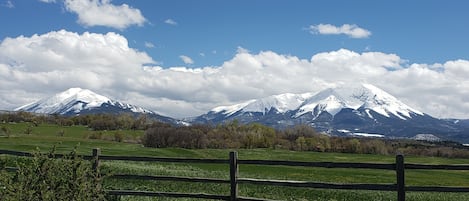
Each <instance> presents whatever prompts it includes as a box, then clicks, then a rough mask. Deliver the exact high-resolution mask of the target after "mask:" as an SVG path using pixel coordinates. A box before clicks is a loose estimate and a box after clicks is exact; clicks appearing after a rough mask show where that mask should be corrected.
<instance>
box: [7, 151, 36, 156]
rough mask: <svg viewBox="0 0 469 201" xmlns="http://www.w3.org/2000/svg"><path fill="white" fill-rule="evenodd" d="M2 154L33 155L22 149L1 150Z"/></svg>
mask: <svg viewBox="0 0 469 201" xmlns="http://www.w3.org/2000/svg"><path fill="white" fill-rule="evenodd" d="M0 154H6V155H13V156H33V155H32V154H31V153H28V152H22V151H11V150H0Z"/></svg>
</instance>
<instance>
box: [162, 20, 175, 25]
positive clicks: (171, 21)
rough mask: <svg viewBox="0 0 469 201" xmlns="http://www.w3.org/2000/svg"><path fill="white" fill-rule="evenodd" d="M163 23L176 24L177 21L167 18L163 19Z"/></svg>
mask: <svg viewBox="0 0 469 201" xmlns="http://www.w3.org/2000/svg"><path fill="white" fill-rule="evenodd" d="M164 23H166V24H169V25H174V26H175V25H178V23H177V22H176V21H174V20H173V19H167V20H165V21H164Z"/></svg>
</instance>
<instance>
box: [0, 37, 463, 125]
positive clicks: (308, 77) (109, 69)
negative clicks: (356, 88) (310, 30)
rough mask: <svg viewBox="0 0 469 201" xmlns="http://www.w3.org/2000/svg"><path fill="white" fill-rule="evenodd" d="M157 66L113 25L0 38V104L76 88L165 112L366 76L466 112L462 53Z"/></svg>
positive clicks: (438, 108)
mask: <svg viewBox="0 0 469 201" xmlns="http://www.w3.org/2000/svg"><path fill="white" fill-rule="evenodd" d="M152 63H153V64H152ZM154 63H155V61H153V59H152V58H151V57H149V56H148V55H147V54H146V53H145V52H141V51H139V50H136V49H133V48H130V47H129V46H128V42H127V39H126V38H125V37H123V36H122V35H119V34H116V33H112V32H111V33H107V34H95V33H88V32H85V33H74V32H69V31H65V30H60V31H54V32H49V33H45V34H41V35H33V36H19V37H16V38H5V39H3V40H2V41H1V43H0V105H1V108H0V109H12V108H15V107H18V106H21V105H23V104H26V103H29V102H32V101H34V100H37V99H39V98H42V97H46V96H48V95H51V94H54V93H57V92H60V91H63V90H65V89H67V88H69V87H77V86H78V87H83V88H89V89H91V90H93V91H96V92H98V93H100V94H103V95H106V96H109V97H111V98H115V99H118V100H121V101H125V102H128V103H131V104H136V105H141V106H144V107H147V108H149V109H153V110H155V111H159V112H161V113H163V114H166V115H169V116H173V117H187V116H195V115H199V114H202V113H204V112H207V111H208V110H210V109H212V108H213V107H216V106H219V105H228V104H235V103H240V102H243V101H246V100H249V99H253V98H261V97H265V96H269V95H274V94H281V93H287V92H290V93H305V92H319V91H320V90H323V89H325V88H328V87H334V86H336V85H338V84H347V83H357V82H367V83H370V84H374V85H376V86H378V87H380V88H382V89H384V90H385V91H387V92H389V93H391V94H393V95H394V96H396V97H397V98H399V99H401V100H403V102H405V103H407V104H408V105H409V106H411V107H414V108H416V109H418V110H420V111H423V112H425V113H428V114H430V115H434V116H436V117H457V118H469V116H468V114H469V104H468V103H469V100H468V99H469V98H468V97H467V94H469V80H467V77H469V61H467V60H454V61H447V62H444V63H441V64H415V63H408V62H407V61H404V60H403V59H401V58H400V57H399V56H398V55H396V54H387V53H383V52H363V53H359V52H354V51H351V50H347V49H340V50H337V51H331V52H322V53H318V54H315V55H312V56H311V58H308V59H304V58H299V57H296V56H292V55H283V54H278V53H276V52H273V51H262V52H258V53H251V52H248V51H238V52H237V53H236V54H235V55H234V57H233V58H231V59H230V60H227V61H225V62H224V63H223V64H222V65H220V66H211V67H196V68H189V67H161V66H157V65H156V64H154Z"/></svg>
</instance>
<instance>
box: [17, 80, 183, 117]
mask: <svg viewBox="0 0 469 201" xmlns="http://www.w3.org/2000/svg"><path fill="white" fill-rule="evenodd" d="M15 111H27V112H34V113H43V114H60V115H66V116H72V115H80V114H96V113H134V114H146V115H149V116H150V117H152V118H156V119H158V120H161V121H163V122H168V123H173V122H175V121H176V120H174V119H172V118H170V117H165V116H162V115H159V114H157V113H156V112H153V111H151V110H147V109H145V108H142V107H138V106H134V105H131V104H127V103H122V102H119V101H116V100H111V99H109V98H108V97H105V96H102V95H99V94H97V93H94V92H93V91H90V90H88V89H81V88H70V89H68V90H66V91H63V92H61V93H58V94H55V95H53V96H50V97H46V98H43V99H41V100H38V101H36V102H33V103H30V104H27V105H24V106H21V107H19V108H16V109H15Z"/></svg>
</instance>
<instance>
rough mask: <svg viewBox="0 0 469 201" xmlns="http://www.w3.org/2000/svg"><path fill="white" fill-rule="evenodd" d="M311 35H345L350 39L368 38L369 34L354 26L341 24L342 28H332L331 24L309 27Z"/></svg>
mask: <svg viewBox="0 0 469 201" xmlns="http://www.w3.org/2000/svg"><path fill="white" fill-rule="evenodd" d="M308 30H309V31H310V33H312V34H322V35H339V34H345V35H347V36H349V37H351V38H368V37H369V36H371V32H370V31H368V30H366V29H363V28H360V27H358V26H357V25H355V24H343V25H342V26H334V25H332V24H318V25H311V26H310V27H309V29H308Z"/></svg>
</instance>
